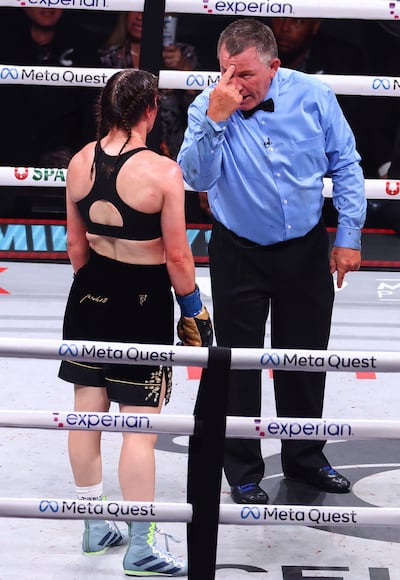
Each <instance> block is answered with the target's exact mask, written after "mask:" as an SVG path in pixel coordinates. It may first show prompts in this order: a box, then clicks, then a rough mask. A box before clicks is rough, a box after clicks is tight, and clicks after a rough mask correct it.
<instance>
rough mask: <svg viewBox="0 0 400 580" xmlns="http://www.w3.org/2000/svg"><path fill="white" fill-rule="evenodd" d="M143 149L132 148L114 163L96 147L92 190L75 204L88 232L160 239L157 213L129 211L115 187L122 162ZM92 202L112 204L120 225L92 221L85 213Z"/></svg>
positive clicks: (117, 236) (137, 238) (143, 148)
mask: <svg viewBox="0 0 400 580" xmlns="http://www.w3.org/2000/svg"><path fill="white" fill-rule="evenodd" d="M145 150H147V147H138V148H137V149H132V150H131V151H127V152H126V153H122V154H121V155H120V156H119V158H118V159H117V161H115V157H114V156H111V155H107V153H105V152H104V151H103V150H102V149H101V148H100V147H96V177H95V180H94V184H93V187H92V188H91V190H90V191H89V193H88V194H87V195H86V196H85V197H84V198H82V199H81V200H79V201H78V202H77V204H76V205H77V206H78V210H79V213H80V214H81V216H82V219H83V220H84V222H85V224H86V226H87V230H88V233H90V234H97V235H100V236H110V237H112V238H122V239H124V240H154V239H156V238H160V237H161V212H157V213H143V212H140V211H137V210H136V209H133V208H132V207H130V206H129V205H128V204H126V203H125V202H124V201H123V200H122V199H121V198H120V196H119V195H118V192H117V187H116V181H117V175H118V173H119V171H120V169H121V167H122V166H123V165H124V163H126V161H127V160H128V159H129V158H130V157H132V155H135V153H139V151H145ZM106 168H108V171H107V170H106ZM133 185H134V184H133ZM96 201H108V202H109V203H112V204H113V206H114V207H115V208H116V209H117V210H118V211H119V213H120V215H121V217H122V224H123V225H122V226H112V225H105V224H99V223H96V222H93V221H92V220H91V219H90V216H89V210H90V208H91V206H92V204H93V203H94V202H96Z"/></svg>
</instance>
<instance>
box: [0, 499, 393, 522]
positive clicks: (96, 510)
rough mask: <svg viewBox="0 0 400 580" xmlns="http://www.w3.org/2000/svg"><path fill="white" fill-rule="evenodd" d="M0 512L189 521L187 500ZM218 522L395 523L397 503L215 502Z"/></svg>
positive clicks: (1, 513)
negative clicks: (345, 505) (369, 504)
mask: <svg viewBox="0 0 400 580" xmlns="http://www.w3.org/2000/svg"><path fill="white" fill-rule="evenodd" d="M0 517H3V518H11V517H12V518H35V519H53V520H85V519H107V520H115V521H132V520H134V521H154V520H157V521H160V522H190V521H191V519H192V506H191V504H187V503H158V502H128V501H83V500H76V499H59V498H56V499H53V498H25V499H21V498H6V497H3V498H0ZM219 521H220V523H221V524H243V525H246V526H248V525H268V526H270V525H301V526H304V525H307V526H355V525H358V526H400V508H382V507H361V508H355V507H326V506H311V507H310V506H298V505H294V506H291V505H265V506H264V505H227V504H221V505H220V517H219Z"/></svg>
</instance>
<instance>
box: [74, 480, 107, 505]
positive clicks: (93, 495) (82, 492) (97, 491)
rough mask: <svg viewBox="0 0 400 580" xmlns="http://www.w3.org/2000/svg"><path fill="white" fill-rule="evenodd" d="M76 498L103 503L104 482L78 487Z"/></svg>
mask: <svg viewBox="0 0 400 580" xmlns="http://www.w3.org/2000/svg"><path fill="white" fill-rule="evenodd" d="M76 497H77V498H78V499H84V500H95V501H101V500H102V499H103V482H102V481H100V483H98V484H97V485H87V486H85V487H78V486H76Z"/></svg>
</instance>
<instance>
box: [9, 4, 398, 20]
mask: <svg viewBox="0 0 400 580" xmlns="http://www.w3.org/2000/svg"><path fill="white" fill-rule="evenodd" d="M30 4H32V5H33V6H36V5H37V2H30V1H29V0H28V1H27V2H21V3H15V0H0V6H13V7H17V6H22V7H27V6H29V5H30ZM393 4H394V3H393V2H389V1H382V0H364V2H363V4H362V10H360V2H359V0H352V1H351V0H324V2H323V3H315V0H298V1H296V4H295V5H294V4H292V3H291V2H274V1H269V0H267V1H266V2H265V1H264V0H261V1H260V2H257V0H234V1H232V0H204V1H202V2H200V1H199V2H193V0H166V1H165V11H166V12H176V13H178V12H183V13H189V14H207V15H209V16H211V17H212V16H214V15H226V16H257V17H262V16H265V17H268V18H269V17H274V16H276V17H279V16H293V17H296V18H350V19H351V18H357V19H365V20H375V19H377V20H395V19H397V18H399V13H400V8H397V10H396V8H395V7H394V6H393ZM40 6H41V7H42V8H65V9H68V8H70V9H73V10H76V9H82V10H105V11H109V10H111V11H130V10H136V11H143V7H144V0H92V1H90V2H88V1H87V0H69V1H68V0H62V1H61V0H41V2H40Z"/></svg>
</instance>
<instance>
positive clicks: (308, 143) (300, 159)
mask: <svg viewBox="0 0 400 580" xmlns="http://www.w3.org/2000/svg"><path fill="white" fill-rule="evenodd" d="M212 90H213V86H211V87H208V88H207V89H205V90H204V91H203V92H202V93H201V94H200V95H199V96H197V97H196V99H195V100H194V101H193V103H192V104H191V105H190V107H189V111H188V128H187V130H186V133H185V138H184V141H183V143H182V147H181V150H180V152H179V155H178V163H179V165H180V166H181V168H182V171H183V175H184V178H185V181H186V182H187V183H188V184H189V185H190V186H191V187H193V189H195V190H197V191H208V199H209V204H210V207H211V210H212V213H213V215H214V217H215V218H216V219H217V220H218V221H219V222H221V223H222V224H223V225H224V226H225V227H227V228H228V229H230V230H232V231H233V232H235V233H236V234H237V235H239V236H242V237H245V238H247V239H249V240H252V241H253V242H256V243H258V244H262V245H269V244H274V243H277V242H282V241H285V240H289V239H291V238H297V237H301V236H304V235H305V234H306V233H307V232H309V231H310V230H311V229H312V228H313V227H314V226H315V225H316V224H317V223H318V221H319V219H320V217H321V212H322V206H323V203H324V197H323V195H322V190H323V178H324V177H331V178H332V184H333V190H332V195H333V203H334V206H335V208H336V209H337V211H338V228H337V233H336V241H335V245H336V246H341V247H347V248H354V249H360V247H361V228H362V226H363V224H364V221H365V213H366V199H365V190H364V177H363V173H362V170H361V167H360V165H359V161H360V156H359V154H358V153H357V150H356V146H355V139H354V135H353V133H352V131H351V129H350V127H349V125H348V123H347V121H346V119H345V117H344V115H343V113H342V111H341V109H340V107H339V105H338V102H337V100H336V96H335V94H334V93H333V91H332V90H331V89H330V88H329V87H328V86H327V85H325V84H324V83H322V82H321V81H319V80H318V79H316V78H314V77H313V76H312V75H307V74H304V73H301V72H298V71H292V70H289V69H284V68H280V69H279V70H278V72H277V74H276V76H275V77H274V78H273V80H272V83H271V86H270V88H269V91H268V93H267V95H266V96H265V99H267V98H272V99H273V101H274V105H275V110H274V111H273V112H265V111H257V112H255V113H254V114H253V115H252V116H251V117H250V118H249V119H245V118H244V116H243V114H242V113H241V111H239V110H238V111H236V112H235V113H234V114H233V115H231V117H230V118H229V119H228V120H227V121H223V122H220V123H215V122H214V121H212V120H211V119H210V118H209V117H207V109H208V102H209V95H210V92H211V91H212Z"/></svg>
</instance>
